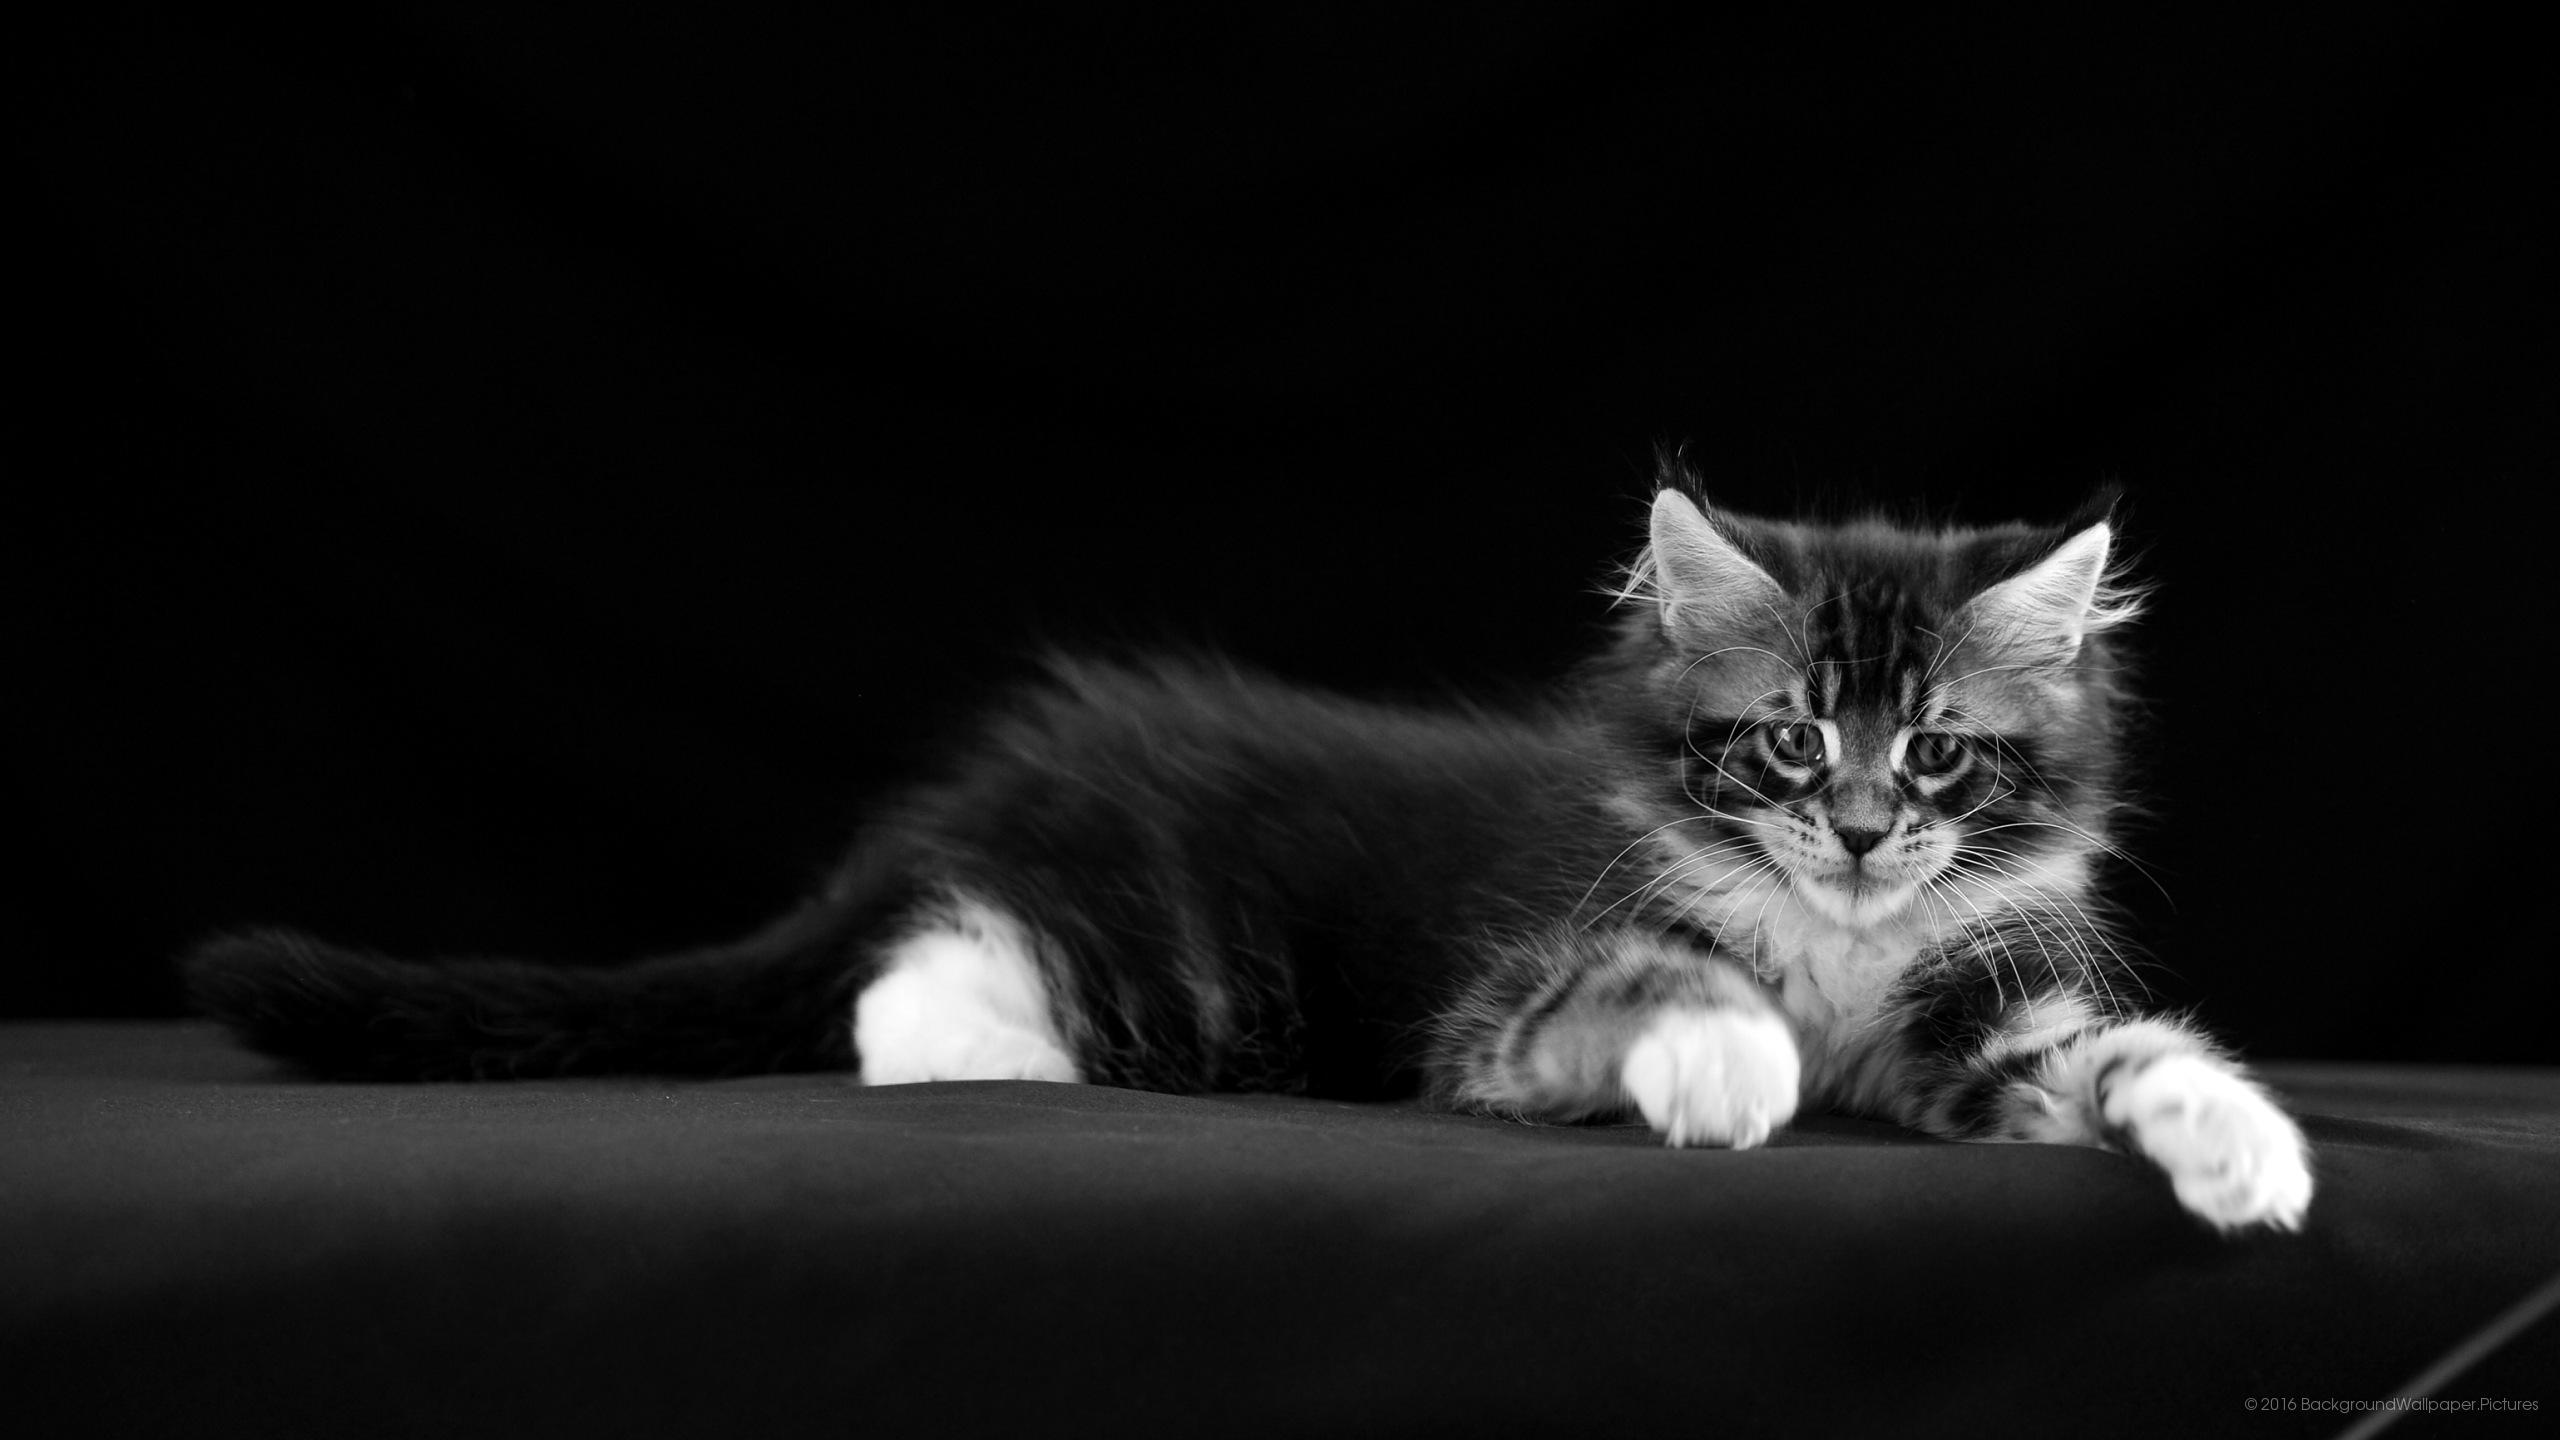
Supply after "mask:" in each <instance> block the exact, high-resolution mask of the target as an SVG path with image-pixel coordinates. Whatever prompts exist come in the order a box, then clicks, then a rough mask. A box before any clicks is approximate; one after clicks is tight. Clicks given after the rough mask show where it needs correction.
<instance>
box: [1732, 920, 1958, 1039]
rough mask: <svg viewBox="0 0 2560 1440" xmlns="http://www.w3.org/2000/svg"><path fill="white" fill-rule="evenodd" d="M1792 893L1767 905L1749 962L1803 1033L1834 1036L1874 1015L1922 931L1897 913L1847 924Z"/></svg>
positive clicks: (1908, 965) (1915, 948)
mask: <svg viewBox="0 0 2560 1440" xmlns="http://www.w3.org/2000/svg"><path fill="white" fill-rule="evenodd" d="M1792 900H1793V897H1787V898H1786V899H1782V900H1781V901H1780V902H1779V903H1777V904H1774V905H1771V906H1769V907H1767V911H1766V913H1765V914H1764V915H1763V916H1762V917H1761V921H1760V926H1759V930H1758V933H1757V934H1756V936H1755V937H1754V940H1755V946H1754V950H1753V954H1752V968H1753V969H1754V970H1755V971H1757V972H1758V973H1759V975H1760V978H1761V979H1762V980H1763V981H1764V982H1766V983H1770V984H1773V985H1775V986H1776V987H1777V990H1778V1000H1779V1003H1780V1004H1781V1005H1782V1006H1784V1007H1785V1009H1786V1011H1787V1015H1788V1017H1789V1018H1790V1019H1792V1020H1794V1021H1795V1022H1796V1024H1797V1026H1798V1027H1799V1029H1800V1030H1801V1031H1802V1032H1803V1033H1805V1034H1806V1035H1807V1036H1839V1035H1841V1034H1843V1033H1845V1032H1848V1031H1853V1030H1856V1029H1857V1028H1858V1027H1860V1026H1861V1025H1863V1024H1864V1023H1865V1022H1866V1021H1867V1019H1868V1018H1869V1017H1870V1016H1872V1015H1874V1014H1875V1012H1876V1008H1877V1006H1878V1005H1879V1004H1881V1003H1882V1001H1883V1000H1884V997H1885V995H1886V993H1887V992H1888V991H1889V990H1891V988H1892V986H1893V983H1894V982H1895V981H1896V980H1898V979H1900V978H1901V977H1902V974H1903V972H1904V971H1906V970H1908V969H1910V968H1911V963H1912V961H1913V960H1915V959H1916V958H1918V956H1919V954H1920V949H1921V946H1922V944H1923V943H1924V938H1925V937H1923V936H1922V935H1921V934H1920V933H1919V932H1918V930H1917V928H1916V927H1914V926H1912V925H1910V924H1909V923H1907V921H1905V920H1904V919H1902V918H1901V917H1896V918H1892V919H1887V920H1884V921H1880V922H1878V923H1875V924H1872V925H1857V926H1853V925H1845V924H1842V923H1840V922H1839V921H1837V920H1833V919H1831V918H1829V917H1828V916H1824V915H1820V914H1817V913H1815V912H1814V911H1813V910H1811V909H1810V908H1808V907H1806V906H1804V905H1802V904H1797V903H1792Z"/></svg>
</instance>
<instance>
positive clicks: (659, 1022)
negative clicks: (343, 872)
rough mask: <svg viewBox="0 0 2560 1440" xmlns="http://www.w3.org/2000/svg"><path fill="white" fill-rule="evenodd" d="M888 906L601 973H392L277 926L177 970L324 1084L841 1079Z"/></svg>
mask: <svg viewBox="0 0 2560 1440" xmlns="http://www.w3.org/2000/svg"><path fill="white" fill-rule="evenodd" d="M897 908H898V907H897V905H896V903H895V898H894V897H891V896H887V895H882V894H871V895H865V896H861V897H859V898H850V897H842V896H836V897H830V898H827V899H822V900H817V901H813V902H811V903H810V904H808V905H806V906H804V907H803V908H801V909H800V910H797V911H794V912H792V913H791V914H789V915H786V916H784V917H783V918H782V919H780V920H778V921H776V922H775V923H774V924H772V925H770V926H768V927H766V928H765V929H764V930H762V931H759V932H758V933H756V934H754V935H751V936H749V937H747V938H746V939H744V940H740V941H736V942H734V943H732V944H728V945H720V946H714V947H711V948H709V949H704V950H696V951H689V952H686V953H682V954H676V955H667V956H662V957H659V958H657V959H652V960H644V961H641V962H639V963H637V964H632V965H624V966H617V967H609V968H591V967H568V966H558V965H541V964H534V963H530V962H526V961H521V960H477V959H474V960H443V961H422V960H402V959H395V958H392V957H390V956H387V955H379V954H374V953H370V952H366V951H358V950H348V949H342V948H340V947H338V946H334V945H328V944H324V943H322V942H320V941H318V940H314V939H312V938H310V937H308V936H305V935H300V934H296V933H294V932H292V931H287V930H254V931H248V932H244V933H240V934H235V935H226V936H222V937H220V938H217V939H214V940H211V941H208V942H206V943H205V944H203V945H201V946H198V947H197V948H196V949H195V950H194V951H193V952H191V953H190V954H188V955H186V956H185V957H184V958H182V959H181V960H180V962H179V964H180V968H181V970H182V971H183V973H184V975H185V978H186V983H187V988H188V990H189V992H190V993H191V994H192V995H193V996H194V998H195V1001H196V1004H197V1005H198V1007H199V1008H201V1009H202V1010H203V1011H204V1012H205V1013H207V1014H209V1015H211V1016H213V1017H214V1018H215V1019H218V1020H220V1021H222V1022H223V1023H224V1024H226V1025H228V1026H229V1027H230V1028H231V1029H232V1031H233V1032H234V1033H236V1034H237V1035H239V1037H240V1038H241V1039H242V1040H244V1041H246V1042H247V1043H248V1044H249V1045H250V1046H251V1047H253V1048H255V1049H258V1050H261V1051H264V1052H265V1053H267V1054H269V1055H273V1056H276V1057H278V1058H280V1059H283V1060H287V1061H290V1062H292V1063H293V1064H294V1065H296V1066H298V1067H300V1068H301V1069H303V1070H306V1071H309V1072H311V1073H313V1074H317V1075H322V1076H326V1077H330V1078H334V1079H346V1080H498V1079H519V1078H522V1079H529V1078H532V1077H535V1076H543V1075H579V1074H587V1075H592V1074H606V1073H632V1074H687V1075H743V1074H757V1073H763V1072H768V1071H781V1070H830V1069H844V1068H848V1067H850V1066H852V1065H853V1063H854V1050H853V1034H852V1027H853V1001H854V997H855V995H856V994H857V993H858V992H859V990H860V989H861V986H862V984H863V982H864V981H865V980H866V979H867V978H868V975H867V972H868V969H869V966H870V960H869V955H870V953H871V952H872V951H873V950H874V949H876V942H877V940H878V939H879V938H880V937H881V933H882V930H883V927H884V925H885V924H887V923H888V922H889V921H890V920H891V919H892V918H894V914H895V912H896V910H897Z"/></svg>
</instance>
